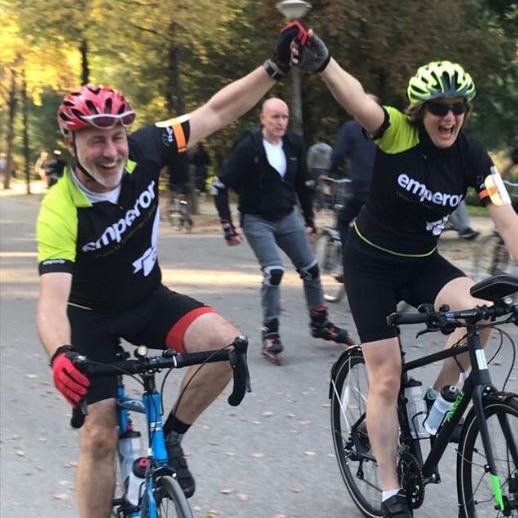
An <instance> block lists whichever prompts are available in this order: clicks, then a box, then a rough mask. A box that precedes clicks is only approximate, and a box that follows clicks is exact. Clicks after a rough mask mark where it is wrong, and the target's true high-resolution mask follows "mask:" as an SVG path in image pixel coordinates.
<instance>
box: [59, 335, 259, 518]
mask: <svg viewBox="0 0 518 518" xmlns="http://www.w3.org/2000/svg"><path fill="white" fill-rule="evenodd" d="M247 348H248V340H247V339H246V338H245V337H237V338H236V339H235V340H234V341H233V342H232V344H230V345H229V346H227V347H226V348H224V349H221V350H217V351H206V352H198V353H185V354H180V353H176V352H175V351H173V350H170V349H168V350H166V351H163V352H162V354H161V355H158V356H148V350H147V347H144V346H141V347H137V348H136V349H135V357H136V358H135V359H129V353H128V352H126V351H124V349H123V348H122V347H121V348H120V353H119V357H120V360H119V361H117V362H114V363H109V364H105V363H99V362H95V361H92V360H89V359H88V358H86V357H85V356H82V355H78V354H77V353H71V355H70V356H69V357H70V359H71V360H72V361H73V362H74V364H75V365H76V366H77V367H78V368H80V369H81V370H82V371H83V372H84V373H85V374H87V375H88V376H89V377H91V376H102V375H110V374H111V375H113V374H117V376H118V388H117V417H118V433H119V473H120V478H119V484H118V487H119V488H120V491H121V492H122V494H121V496H119V497H117V498H115V499H114V501H113V513H112V516H113V517H117V518H166V517H177V518H194V514H193V512H192V509H191V507H190V505H189V502H188V501H187V499H186V497H185V495H184V493H183V491H182V489H181V487H180V484H179V483H178V481H177V480H176V473H175V472H174V470H173V469H172V468H170V467H169V466H168V456H167V449H166V445H165V438H164V432H163V426H162V415H163V406H162V391H163V387H164V382H165V379H166V378H167V375H168V374H169V372H170V371H171V370H172V369H178V368H183V367H189V366H191V365H200V368H201V367H202V366H203V364H205V363H211V362H219V361H228V362H230V365H231V366H232V371H233V376H234V386H233V391H232V393H231V394H230V396H229V397H228V402H229V404H230V405H232V406H237V405H239V403H241V401H242V399H243V397H244V396H245V392H246V391H248V392H250V390H251V389H250V379H249V373H248V365H247ZM163 370H167V371H168V372H167V374H166V377H165V378H164V382H162V387H161V389H160V391H158V390H157V387H156V380H155V377H156V374H157V373H159V372H161V371H163ZM124 376H132V377H134V378H135V379H137V380H138V381H139V382H140V383H141V385H142V388H143V392H142V396H141V397H137V398H134V397H130V396H128V395H127V393H126V391H125V388H124V383H123V377H124ZM133 412H137V413H141V414H145V420H146V429H147V444H148V447H147V448H146V449H145V450H144V451H145V452H147V453H144V454H142V455H138V456H137V458H131V455H130V454H129V452H128V451H127V449H126V448H125V447H121V444H122V441H123V440H125V439H128V438H130V437H135V436H139V435H140V434H139V433H138V432H137V431H136V430H135V427H134V424H133V421H132V418H131V413H133ZM85 415H86V406H85V405H83V406H82V407H81V408H80V409H77V410H74V413H73V416H72V420H71V426H73V427H74V428H80V427H81V426H82V425H83V422H84V418H85ZM137 454H138V452H137ZM128 456H129V457H130V458H128Z"/></svg>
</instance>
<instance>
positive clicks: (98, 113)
mask: <svg viewBox="0 0 518 518" xmlns="http://www.w3.org/2000/svg"><path fill="white" fill-rule="evenodd" d="M57 119H58V124H59V127H60V128H61V130H62V131H63V133H68V132H71V131H78V130H81V129H84V128H88V127H94V128H98V129H112V128H114V127H115V126H116V125H117V124H121V125H122V126H124V127H127V126H130V125H131V124H132V123H133V121H134V120H135V112H134V110H133V108H132V107H131V105H130V103H129V102H128V101H126V99H125V98H124V95H122V92H119V91H118V90H112V89H111V88H107V87H106V86H100V85H95V84H92V83H89V84H87V85H85V86H82V87H81V88H79V89H78V90H75V91H73V92H70V93H69V94H67V95H66V96H65V98H64V99H63V102H62V103H61V105H60V106H59V108H58V115H57Z"/></svg>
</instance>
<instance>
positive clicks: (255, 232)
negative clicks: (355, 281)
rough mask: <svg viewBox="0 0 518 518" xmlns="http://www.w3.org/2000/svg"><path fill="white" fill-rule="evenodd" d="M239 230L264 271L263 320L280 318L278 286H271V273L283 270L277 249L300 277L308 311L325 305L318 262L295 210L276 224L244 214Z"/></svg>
mask: <svg viewBox="0 0 518 518" xmlns="http://www.w3.org/2000/svg"><path fill="white" fill-rule="evenodd" d="M241 227H242V229H243V232H244V234H245V236H246V239H247V240H248V243H250V246H251V247H252V250H253V252H254V254H255V256H256V258H257V260H258V261H259V265H260V266H261V271H262V272H263V282H262V284H261V305H262V310H263V319H264V321H267V320H272V319H274V318H279V316H280V313H281V295H280V286H279V284H277V285H275V284H273V285H272V283H270V272H271V271H272V270H274V269H277V270H281V271H284V265H283V262H282V256H281V253H280V250H283V251H284V253H285V254H286V255H287V256H288V257H289V258H290V260H291V262H292V263H293V266H295V268H296V269H297V271H298V272H299V274H300V276H301V278H302V282H303V286H304V295H305V297H306V303H307V306H308V309H309V311H311V310H312V309H315V308H317V307H319V306H322V305H324V293H323V290H322V283H321V282H320V275H318V266H317V261H316V259H315V255H314V253H313V250H312V248H311V245H310V243H309V241H308V237H307V234H306V228H305V226H304V223H303V222H302V220H301V218H300V216H299V215H298V213H297V211H295V210H293V212H292V213H291V214H289V215H288V216H286V217H284V218H282V219H279V220H276V221H270V220H267V219H264V218H261V217H260V216H254V215H251V214H243V216H242V220H241Z"/></svg>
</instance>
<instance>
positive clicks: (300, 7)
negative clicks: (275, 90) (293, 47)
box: [275, 0, 311, 135]
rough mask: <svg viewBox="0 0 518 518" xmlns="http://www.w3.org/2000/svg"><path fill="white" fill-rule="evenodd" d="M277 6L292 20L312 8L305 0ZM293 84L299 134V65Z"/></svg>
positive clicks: (300, 120) (293, 110) (297, 131)
mask: <svg viewBox="0 0 518 518" xmlns="http://www.w3.org/2000/svg"><path fill="white" fill-rule="evenodd" d="M275 7H276V8H277V9H278V10H279V11H280V12H281V13H282V14H283V15H284V17H285V18H287V19H288V20H290V21H291V20H300V19H301V18H302V17H303V16H304V15H305V14H306V13H307V12H308V11H309V10H310V9H311V4H310V3H309V2H304V1H303V0H283V1H282V2H279V3H278V4H276V5H275ZM291 84H292V88H293V107H292V112H293V130H294V131H295V132H296V133H298V134H299V135H302V134H303V130H302V127H303V126H302V93H301V87H300V70H299V69H298V68H297V67H294V68H293V70H292V71H291Z"/></svg>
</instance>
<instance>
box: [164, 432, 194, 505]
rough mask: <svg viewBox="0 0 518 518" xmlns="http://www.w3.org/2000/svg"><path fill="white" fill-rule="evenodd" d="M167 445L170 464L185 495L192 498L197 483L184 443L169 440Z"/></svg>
mask: <svg viewBox="0 0 518 518" xmlns="http://www.w3.org/2000/svg"><path fill="white" fill-rule="evenodd" d="M166 445H167V455H168V457H169V462H168V464H169V466H170V467H171V468H172V469H173V470H174V471H175V473H176V480H177V481H178V483H179V484H180V487H181V488H182V490H183V493H184V495H185V497H186V498H191V496H192V495H194V491H195V489H196V484H195V482H194V477H193V476H192V473H191V472H190V471H189V467H188V466H187V461H186V460H185V455H184V453H183V448H182V445H181V444H180V443H174V444H171V443H168V442H167V441H166Z"/></svg>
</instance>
